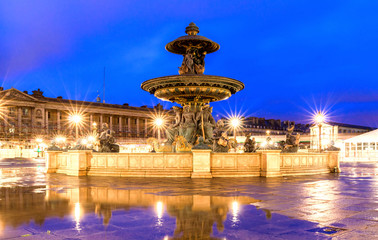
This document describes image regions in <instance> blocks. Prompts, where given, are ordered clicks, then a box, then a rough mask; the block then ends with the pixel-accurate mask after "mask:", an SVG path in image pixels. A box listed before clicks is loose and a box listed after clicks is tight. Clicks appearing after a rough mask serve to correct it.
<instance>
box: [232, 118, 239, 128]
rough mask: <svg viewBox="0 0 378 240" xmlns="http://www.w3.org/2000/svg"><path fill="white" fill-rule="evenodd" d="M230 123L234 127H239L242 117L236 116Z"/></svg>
mask: <svg viewBox="0 0 378 240" xmlns="http://www.w3.org/2000/svg"><path fill="white" fill-rule="evenodd" d="M230 124H231V126H232V127H233V128H238V127H240V125H241V120H240V118H237V117H234V118H231V119H230Z"/></svg>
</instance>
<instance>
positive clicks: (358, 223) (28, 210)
mask: <svg viewBox="0 0 378 240" xmlns="http://www.w3.org/2000/svg"><path fill="white" fill-rule="evenodd" d="M2 162H3V165H1V164H0V184H1V191H0V239H18V238H22V239H164V240H166V239H366V238H369V239H378V163H344V164H342V165H341V169H342V172H341V173H339V174H323V175H317V176H298V177H280V178H268V179H266V178H215V179H195V180H192V179H189V178H152V179H145V178H114V177H80V178H78V177H69V176H64V175H59V174H47V175H46V174H44V173H43V168H42V167H41V165H40V163H38V164H36V165H34V166H33V165H32V164H33V163H32V162H28V163H25V164H26V165H25V167H21V166H19V165H17V166H15V165H12V166H11V165H9V164H5V163H4V162H6V161H2ZM1 166H7V167H1Z"/></svg>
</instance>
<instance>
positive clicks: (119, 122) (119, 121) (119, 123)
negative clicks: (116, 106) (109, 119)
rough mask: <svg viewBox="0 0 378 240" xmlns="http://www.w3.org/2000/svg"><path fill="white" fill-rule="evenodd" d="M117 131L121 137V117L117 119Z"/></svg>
mask: <svg viewBox="0 0 378 240" xmlns="http://www.w3.org/2000/svg"><path fill="white" fill-rule="evenodd" d="M118 131H119V134H120V136H122V133H123V132H122V117H121V116H119V117H118ZM122 137H123V136H122Z"/></svg>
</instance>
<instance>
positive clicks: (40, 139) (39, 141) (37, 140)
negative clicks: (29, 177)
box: [35, 138, 43, 158]
mask: <svg viewBox="0 0 378 240" xmlns="http://www.w3.org/2000/svg"><path fill="white" fill-rule="evenodd" d="M35 141H36V142H37V153H38V155H37V158H39V152H40V151H39V144H41V143H42V142H43V139H42V138H37V139H36V140H35Z"/></svg>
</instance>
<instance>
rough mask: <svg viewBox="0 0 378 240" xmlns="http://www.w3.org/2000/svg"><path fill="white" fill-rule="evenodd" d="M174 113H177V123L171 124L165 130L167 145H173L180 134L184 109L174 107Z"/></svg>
mask: <svg viewBox="0 0 378 240" xmlns="http://www.w3.org/2000/svg"><path fill="white" fill-rule="evenodd" d="M172 108H173V111H174V112H175V123H174V124H171V125H170V126H168V127H167V129H166V130H165V132H166V134H167V139H168V140H167V144H172V143H173V141H174V140H175V138H176V136H178V134H179V127H180V124H181V122H182V108H180V107H176V106H174V107H172Z"/></svg>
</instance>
